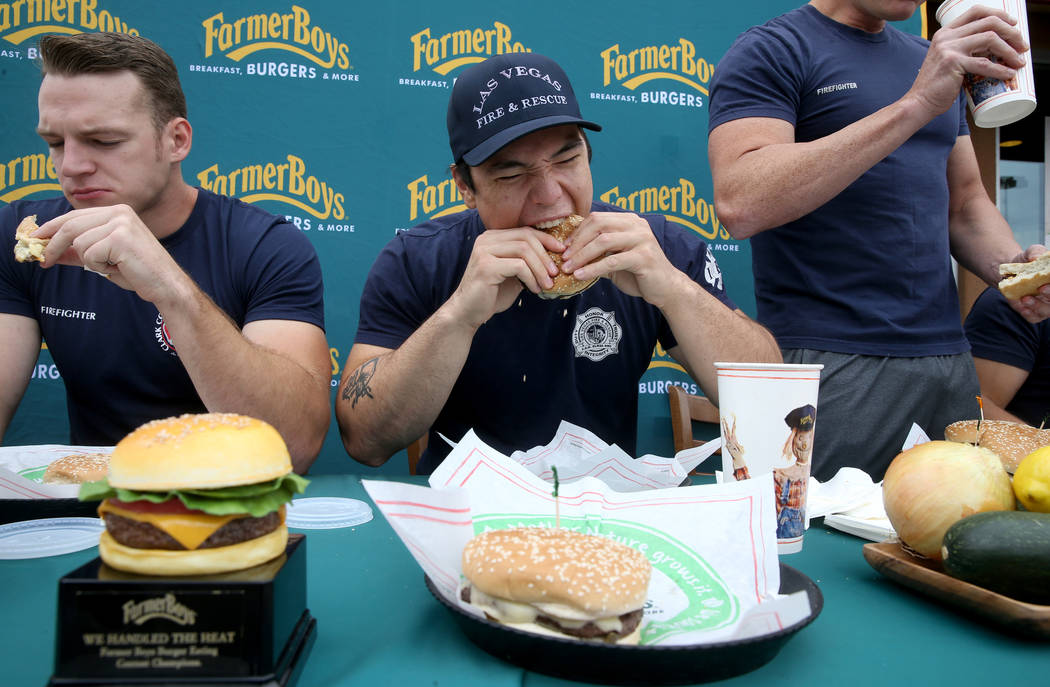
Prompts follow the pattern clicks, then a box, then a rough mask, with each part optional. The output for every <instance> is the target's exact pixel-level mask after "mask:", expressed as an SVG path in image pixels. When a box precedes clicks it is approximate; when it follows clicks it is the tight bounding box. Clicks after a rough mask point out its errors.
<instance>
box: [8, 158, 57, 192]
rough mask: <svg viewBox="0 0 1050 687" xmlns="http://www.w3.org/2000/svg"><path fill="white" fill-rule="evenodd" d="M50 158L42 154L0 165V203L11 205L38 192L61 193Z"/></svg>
mask: <svg viewBox="0 0 1050 687" xmlns="http://www.w3.org/2000/svg"><path fill="white" fill-rule="evenodd" d="M61 190H62V187H61V186H59V184H58V174H56V173H55V165H54V164H52V162H51V157H50V156H48V155H44V154H43V153H35V154H31V155H23V156H21V157H16V158H12V159H10V160H8V161H7V162H4V163H2V164H0V202H2V203H13V202H14V201H16V200H18V199H19V198H25V197H26V196H28V195H32V194H34V193H40V192H44V191H47V192H52V191H61Z"/></svg>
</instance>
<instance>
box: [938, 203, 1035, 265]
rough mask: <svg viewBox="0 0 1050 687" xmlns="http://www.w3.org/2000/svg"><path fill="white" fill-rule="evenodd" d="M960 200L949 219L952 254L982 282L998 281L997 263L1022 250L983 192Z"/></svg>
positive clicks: (1000, 215)
mask: <svg viewBox="0 0 1050 687" xmlns="http://www.w3.org/2000/svg"><path fill="white" fill-rule="evenodd" d="M979 191H980V193H979V195H976V196H974V197H973V198H972V199H970V200H968V201H967V202H966V203H964V204H963V205H962V206H961V207H960V208H959V209H958V210H957V211H955V212H953V213H952V217H951V219H950V222H949V226H950V236H951V249H952V255H954V256H955V259H956V260H958V261H959V263H960V264H961V265H963V266H964V267H965V268H966V269H968V270H970V271H971V272H973V273H974V274H976V275H977V276H978V277H980V278H981V279H982V280H983V281H984V282H985V283H986V284H989V285H991V286H994V285H995V284H998V283H999V265H1000V263H1003V262H1014V261H1017V260H1018V259H1020V257H1021V254H1022V253H1023V252H1024V250H1023V249H1022V248H1021V246H1020V245H1019V244H1018V243H1017V241H1016V239H1014V236H1013V232H1012V231H1011V229H1010V225H1009V224H1007V222H1006V220H1005V219H1004V218H1003V216H1002V214H1000V212H999V210H998V208H996V207H995V205H994V204H993V203H992V201H991V200H990V199H989V198H988V196H987V195H986V194H985V193H984V189H983V188H982V189H980V190H979Z"/></svg>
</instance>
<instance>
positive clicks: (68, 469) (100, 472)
mask: <svg viewBox="0 0 1050 687" xmlns="http://www.w3.org/2000/svg"><path fill="white" fill-rule="evenodd" d="M107 472H109V455H108V454H106V453H72V454H70V455H68V456H62V457H61V458H59V459H58V460H54V461H52V462H51V463H50V464H49V465H48V466H47V470H45V471H44V477H43V478H42V481H43V482H45V483H46V484H82V483H84V482H94V481H96V480H100V479H102V478H103V477H105V476H106V473H107Z"/></svg>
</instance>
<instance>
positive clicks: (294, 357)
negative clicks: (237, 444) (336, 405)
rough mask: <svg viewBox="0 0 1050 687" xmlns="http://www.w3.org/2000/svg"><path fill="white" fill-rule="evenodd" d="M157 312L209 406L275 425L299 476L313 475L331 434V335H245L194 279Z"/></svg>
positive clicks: (299, 326)
mask: <svg viewBox="0 0 1050 687" xmlns="http://www.w3.org/2000/svg"><path fill="white" fill-rule="evenodd" d="M157 305H158V309H159V310H160V312H161V314H162V315H163V316H164V322H165V323H166V325H167V327H168V330H169V331H170V332H171V336H172V339H173V341H174V342H175V345H176V347H177V349H178V352H179V359H180V360H181V361H182V364H183V366H184V367H185V368H186V371H187V372H188V373H189V376H190V379H191V380H193V385H194V387H195V388H196V390H197V393H198V394H199V395H200V397H201V400H202V401H203V402H204V405H205V407H206V408H207V409H208V410H209V411H211V412H232V413H240V414H242V415H250V416H252V417H257V418H259V419H261V420H265V421H266V422H269V423H270V424H272V425H273V426H274V427H275V428H276V429H277V431H278V432H280V434H281V436H282V437H283V438H284V440H285V442H286V443H287V444H288V451H289V453H290V454H291V456H292V465H293V467H294V469H295V471H296V472H299V473H303V472H306V470H307V469H308V468H309V467H310V465H311V464H312V463H313V461H314V460H315V459H316V458H317V454H318V453H319V452H320V450H321V444H322V442H323V441H324V436H325V432H326V431H327V430H328V422H329V412H330V411H329V409H328V407H329V406H328V396H329V390H330V388H331V387H330V383H329V379H330V378H331V360H330V358H329V355H328V344H327V342H326V341H325V337H324V332H322V331H321V330H320V329H319V328H318V327H316V326H315V325H313V324H309V323H306V322H295V321H289V320H260V321H255V322H249V323H248V324H246V325H245V326H244V329H243V331H239V330H238V329H237V327H236V325H235V324H234V323H233V322H232V321H231V320H230V319H229V318H228V317H227V316H226V314H225V313H223V312H222V311H221V310H220V309H219V308H218V307H217V306H216V305H215V304H214V303H213V302H212V301H211V299H209V298H208V297H207V295H205V294H204V293H202V292H201V291H200V289H198V288H197V287H196V285H194V284H192V282H190V280H189V277H186V283H184V284H183V285H182V291H180V293H179V294H178V295H177V296H176V295H174V294H173V297H172V298H171V299H166V300H165V301H163V302H161V303H158V304H157Z"/></svg>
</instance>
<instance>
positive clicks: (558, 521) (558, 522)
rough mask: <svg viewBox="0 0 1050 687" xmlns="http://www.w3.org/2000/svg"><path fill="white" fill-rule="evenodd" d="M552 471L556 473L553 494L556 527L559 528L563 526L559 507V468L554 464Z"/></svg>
mask: <svg viewBox="0 0 1050 687" xmlns="http://www.w3.org/2000/svg"><path fill="white" fill-rule="evenodd" d="M551 472H553V473H554V491H553V492H551V496H553V497H554V527H555V529H557V528H559V527H561V513H560V512H559V510H560V509H559V508H558V468H557V467H556V466H554V465H552V466H551Z"/></svg>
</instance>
